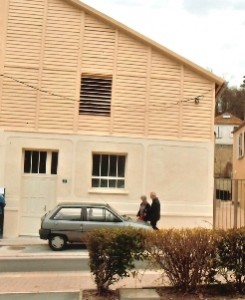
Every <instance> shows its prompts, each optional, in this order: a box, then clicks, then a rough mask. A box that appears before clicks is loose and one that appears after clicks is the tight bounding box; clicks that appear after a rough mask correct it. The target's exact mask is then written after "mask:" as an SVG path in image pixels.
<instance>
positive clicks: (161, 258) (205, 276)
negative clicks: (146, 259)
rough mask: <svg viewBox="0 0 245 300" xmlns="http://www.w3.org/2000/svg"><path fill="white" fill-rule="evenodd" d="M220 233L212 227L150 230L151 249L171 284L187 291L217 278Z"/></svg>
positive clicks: (148, 244)
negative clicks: (217, 236)
mask: <svg viewBox="0 0 245 300" xmlns="http://www.w3.org/2000/svg"><path fill="white" fill-rule="evenodd" d="M216 241H217V239H216V235H215V233H214V231H212V230H208V229H201V228H195V229H168V230H159V231H157V232H155V231H154V232H149V233H147V251H148V253H149V256H150V258H151V260H152V262H153V263H154V264H156V265H157V266H158V267H160V269H162V270H163V271H164V273H165V274H166V275H167V277H168V279H169V281H170V284H171V285H173V286H175V287H177V288H179V289H181V290H182V291H184V292H191V291H195V290H196V289H197V287H198V286H200V285H202V286H205V285H207V284H209V283H212V282H213V281H214V275H215V270H214V267H215V257H216Z"/></svg>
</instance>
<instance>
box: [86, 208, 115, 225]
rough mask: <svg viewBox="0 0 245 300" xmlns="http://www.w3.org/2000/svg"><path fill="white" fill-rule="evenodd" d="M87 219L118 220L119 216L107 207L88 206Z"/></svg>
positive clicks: (99, 220) (95, 220)
mask: <svg viewBox="0 0 245 300" xmlns="http://www.w3.org/2000/svg"><path fill="white" fill-rule="evenodd" d="M86 215H87V221H92V222H116V221H118V218H117V217H116V216H115V215H114V214H113V213H112V212H110V211H109V210H107V209H105V208H99V207H98V208H97V207H88V208H87V212H86Z"/></svg>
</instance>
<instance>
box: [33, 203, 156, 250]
mask: <svg viewBox="0 0 245 300" xmlns="http://www.w3.org/2000/svg"><path fill="white" fill-rule="evenodd" d="M124 226H132V227H135V228H143V229H151V226H150V225H149V224H148V223H145V222H142V221H139V222H137V221H133V220H132V219H131V218H130V217H127V216H125V215H120V214H119V213H118V212H116V211H115V210H114V209H113V208H112V207H111V206H110V205H108V204H102V203H84V202H75V203H74V202H67V203H60V204H58V205H57V206H56V207H55V208H54V209H53V210H51V211H49V212H48V213H46V214H45V215H44V216H43V217H42V219H41V228H40V229H39V236H40V238H41V239H43V240H48V241H49V247H50V248H51V249H52V250H54V251H58V250H63V249H64V248H65V247H66V245H67V243H83V244H84V243H85V240H84V237H85V233H87V232H89V231H91V230H95V229H98V228H121V227H124Z"/></svg>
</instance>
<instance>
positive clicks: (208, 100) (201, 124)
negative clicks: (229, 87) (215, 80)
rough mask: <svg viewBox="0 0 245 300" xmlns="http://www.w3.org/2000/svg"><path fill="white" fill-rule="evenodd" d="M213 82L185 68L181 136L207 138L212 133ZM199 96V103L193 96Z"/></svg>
mask: <svg viewBox="0 0 245 300" xmlns="http://www.w3.org/2000/svg"><path fill="white" fill-rule="evenodd" d="M213 89H214V87H213V84H212V83H210V82H208V81H207V80H205V79H204V78H202V77H200V76H198V75H197V74H195V73H193V72H192V71H191V70H189V69H187V68H185V70H184V81H183V100H182V101H183V108H182V125H181V127H182V137H183V138H202V139H209V138H210V137H212V135H213V130H212V124H213V120H212V118H213V100H212V96H213ZM197 96H200V97H199V103H198V104H196V103H195V100H194V99H195V98H196V97H197Z"/></svg>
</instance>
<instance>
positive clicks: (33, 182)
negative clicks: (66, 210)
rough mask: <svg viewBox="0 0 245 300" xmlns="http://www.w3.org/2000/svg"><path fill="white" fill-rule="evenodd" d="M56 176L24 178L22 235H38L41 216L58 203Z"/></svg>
mask: <svg viewBox="0 0 245 300" xmlns="http://www.w3.org/2000/svg"><path fill="white" fill-rule="evenodd" d="M56 185H57V182H56V176H47V175H40V174H39V175H36V176H35V175H34V176H31V175H30V176H24V177H23V178H22V209H21V217H20V235H29V236H38V230H39V228H40V224H41V217H42V216H43V215H44V214H45V213H46V212H47V211H48V210H50V209H51V208H53V207H54V205H55V203H56Z"/></svg>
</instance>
